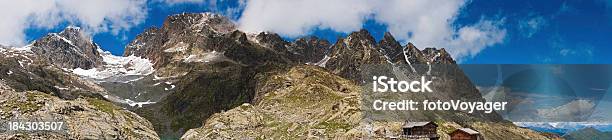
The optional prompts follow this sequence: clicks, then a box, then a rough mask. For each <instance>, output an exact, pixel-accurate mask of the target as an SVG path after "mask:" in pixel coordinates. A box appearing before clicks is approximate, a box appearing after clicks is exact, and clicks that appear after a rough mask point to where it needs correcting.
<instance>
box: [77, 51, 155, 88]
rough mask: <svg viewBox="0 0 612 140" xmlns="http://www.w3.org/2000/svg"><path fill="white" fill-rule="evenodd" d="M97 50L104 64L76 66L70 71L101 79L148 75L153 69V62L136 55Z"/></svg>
mask: <svg viewBox="0 0 612 140" xmlns="http://www.w3.org/2000/svg"><path fill="white" fill-rule="evenodd" d="M99 51H100V52H101V54H102V58H103V61H104V63H105V65H103V66H101V67H97V68H92V69H87V70H86V69H81V68H76V69H74V70H72V72H73V73H75V74H77V75H80V76H84V77H87V78H92V79H96V80H103V79H108V78H117V77H126V76H142V75H149V74H151V73H153V72H154V71H155V69H154V68H153V64H152V63H151V61H149V60H148V59H145V58H142V57H137V56H128V57H122V56H115V55H112V54H110V53H109V52H102V51H101V50H99ZM138 78H140V77H137V78H136V79H138ZM131 80H134V79H127V81H131Z"/></svg>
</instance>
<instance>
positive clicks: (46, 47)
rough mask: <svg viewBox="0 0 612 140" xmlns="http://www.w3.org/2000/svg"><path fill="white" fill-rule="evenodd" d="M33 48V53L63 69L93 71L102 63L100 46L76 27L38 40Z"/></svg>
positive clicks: (32, 45)
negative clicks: (92, 69)
mask: <svg viewBox="0 0 612 140" xmlns="http://www.w3.org/2000/svg"><path fill="white" fill-rule="evenodd" d="M31 47H32V52H34V53H35V54H37V55H39V56H41V57H43V58H44V59H46V60H49V62H51V63H53V64H55V65H58V66H60V67H62V68H69V69H74V68H82V69H91V68H94V67H96V66H99V65H100V64H101V63H102V57H101V55H100V52H99V51H98V49H99V48H98V45H96V44H95V43H93V42H91V40H90V39H89V38H88V37H85V35H84V34H83V33H82V32H81V30H80V29H79V28H76V27H69V28H66V29H65V30H64V31H62V32H60V33H51V34H48V35H47V36H45V37H42V38H41V39H38V40H36V41H35V42H34V43H33V44H31Z"/></svg>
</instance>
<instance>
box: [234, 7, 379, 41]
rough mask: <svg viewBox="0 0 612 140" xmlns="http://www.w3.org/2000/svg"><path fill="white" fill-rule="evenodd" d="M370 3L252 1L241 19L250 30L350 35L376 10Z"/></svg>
mask: <svg viewBox="0 0 612 140" xmlns="http://www.w3.org/2000/svg"><path fill="white" fill-rule="evenodd" d="M368 4H369V3H368V1H367V0H335V1H329V0H250V1H247V4H246V7H245V8H246V9H244V12H243V13H242V17H240V19H239V21H238V22H239V23H240V24H241V28H242V29H243V30H246V31H251V32H259V31H271V32H276V33H279V34H282V35H286V36H290V37H296V36H300V35H304V34H307V33H308V32H309V31H311V30H312V29H314V28H322V29H323V28H329V29H332V30H334V31H339V32H350V31H355V30H358V29H360V28H361V25H362V22H363V21H364V20H365V17H367V16H368V15H369V14H371V11H372V10H373V9H372V8H373V7H371V5H368Z"/></svg>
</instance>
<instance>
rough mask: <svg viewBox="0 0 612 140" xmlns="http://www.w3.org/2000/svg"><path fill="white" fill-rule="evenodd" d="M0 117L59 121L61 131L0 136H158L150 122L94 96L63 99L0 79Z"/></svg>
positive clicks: (141, 137) (118, 137)
mask: <svg viewBox="0 0 612 140" xmlns="http://www.w3.org/2000/svg"><path fill="white" fill-rule="evenodd" d="M0 118H2V119H0V120H2V122H3V123H2V124H5V123H4V122H5V121H13V120H20V121H49V122H62V123H63V126H64V127H63V130H61V131H33V132H24V131H8V130H7V129H6V128H5V129H2V130H0V137H2V139H159V138H158V136H157V134H156V133H155V131H154V130H153V127H152V125H151V123H149V122H148V121H147V120H146V119H144V118H142V117H139V116H138V115H136V114H134V113H132V112H130V111H127V110H123V109H121V108H119V107H117V106H115V105H113V104H112V103H110V102H108V101H105V100H102V99H97V98H89V97H87V98H77V99H74V100H64V99H61V98H58V97H55V96H51V95H49V94H47V93H42V92H39V91H25V92H17V91H15V90H14V89H12V88H11V87H10V86H8V85H6V84H5V83H4V81H0Z"/></svg>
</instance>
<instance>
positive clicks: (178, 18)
mask: <svg viewBox="0 0 612 140" xmlns="http://www.w3.org/2000/svg"><path fill="white" fill-rule="evenodd" d="M164 28H168V29H167V30H168V31H193V32H196V33H202V34H210V33H220V34H226V33H231V32H232V31H234V30H236V28H237V26H236V24H235V23H234V22H233V21H231V20H230V19H229V18H227V17H225V16H222V15H219V14H215V13H210V12H206V13H182V14H176V15H172V16H169V17H168V18H167V19H166V20H165V22H164ZM186 29H189V30H186Z"/></svg>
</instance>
